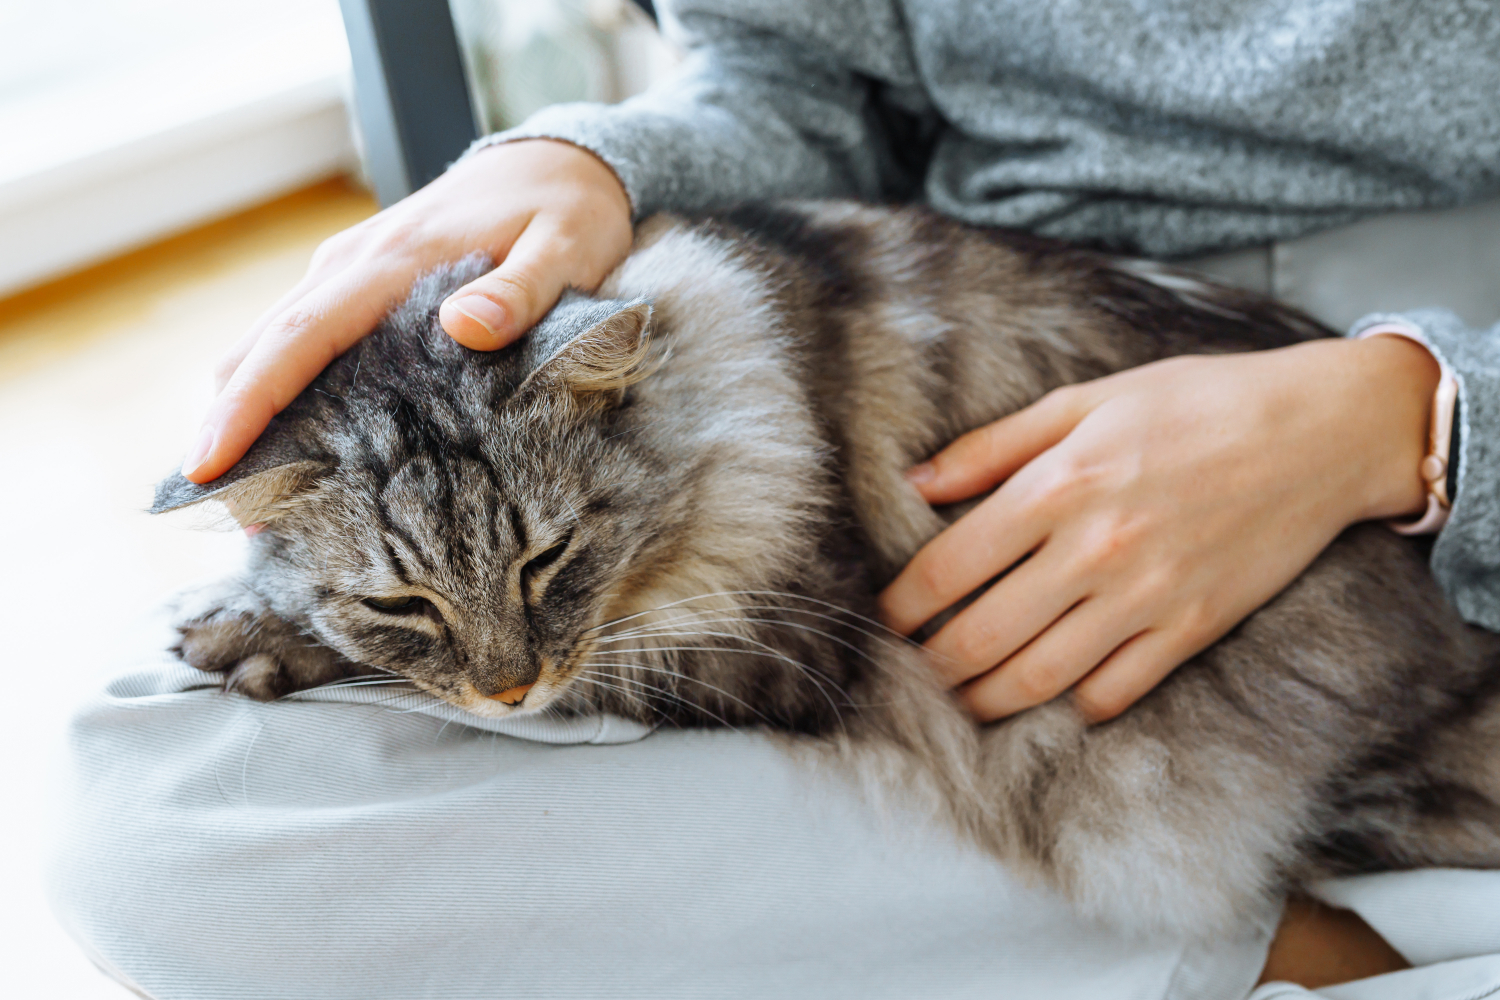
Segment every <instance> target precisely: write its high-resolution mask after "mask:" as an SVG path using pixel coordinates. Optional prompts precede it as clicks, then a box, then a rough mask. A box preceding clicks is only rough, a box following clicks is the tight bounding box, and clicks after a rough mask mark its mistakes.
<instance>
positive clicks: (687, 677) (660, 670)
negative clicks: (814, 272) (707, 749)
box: [591, 647, 775, 728]
mask: <svg viewBox="0 0 1500 1000" xmlns="http://www.w3.org/2000/svg"><path fill="white" fill-rule="evenodd" d="M684 648H695V647H684ZM625 652H630V651H629V650H625ZM591 665H592V666H602V667H622V668H625V669H629V670H644V671H646V672H647V673H653V674H666V675H667V676H669V677H676V678H678V679H679V680H684V681H692V682H693V683H694V684H701V685H703V686H704V687H706V688H708V689H709V690H710V691H716V692H718V693H719V694H720V695H722V696H723V697H725V698H728V699H729V700H731V701H734V702H738V703H739V704H740V705H743V706H744V707H745V708H747V709H749V710H750V711H751V712H752V713H754V714H755V715H756V716H758V717H760V718H761V719H762V720H764V721H765V723H766V725H768V726H773V727H774V726H775V723H774V722H772V721H771V720H770V719H769V718H767V717H766V716H765V714H764V713H762V712H761V711H760V710H759V709H757V708H756V707H755V706H754V705H752V704H750V703H749V702H748V701H745V700H744V699H743V698H739V697H736V696H735V695H734V694H733V693H731V692H729V691H726V690H724V689H723V688H721V687H719V686H718V685H717V684H712V683H710V682H709V681H706V680H704V679H703V678H701V677H694V676H692V675H691V674H684V673H682V672H680V671H677V670H668V669H667V668H665V667H649V666H646V665H645V664H643V663H592V664H591ZM658 690H659V689H658ZM693 707H695V708H700V709H702V710H703V711H705V712H706V711H708V710H707V709H706V708H703V706H701V705H699V704H697V703H696V702H694V703H693ZM709 715H713V713H712V712H709ZM716 718H718V721H720V722H723V723H724V724H725V725H726V726H728V725H730V724H729V722H727V721H726V720H724V719H723V718H720V717H717V716H716ZM731 728H733V727H732V726H731Z"/></svg>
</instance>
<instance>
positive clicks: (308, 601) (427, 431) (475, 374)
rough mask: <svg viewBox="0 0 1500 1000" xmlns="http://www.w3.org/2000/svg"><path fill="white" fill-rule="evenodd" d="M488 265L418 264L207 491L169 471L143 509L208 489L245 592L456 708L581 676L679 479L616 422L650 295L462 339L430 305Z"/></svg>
mask: <svg viewBox="0 0 1500 1000" xmlns="http://www.w3.org/2000/svg"><path fill="white" fill-rule="evenodd" d="M487 267H488V262H487V261H484V260H482V259H480V258H470V259H468V260H466V261H464V262H462V263H461V264H459V265H457V266H455V267H452V268H447V269H444V270H442V271H439V272H437V273H435V274H433V275H429V276H428V277H427V278H425V279H423V281H422V282H420V283H419V285H418V287H417V289H416V290H415V291H414V292H413V294H412V296H411V298H410V299H409V300H408V301H407V303H406V304H405V305H404V306H403V307H401V308H400V309H398V310H397V311H395V312H394V313H392V314H391V316H390V317H389V318H388V319H387V320H386V321H385V322H384V323H383V324H382V325H381V327H380V328H379V329H378V330H377V331H376V332H375V333H374V334H372V335H371V336H370V337H369V338H367V339H366V340H364V341H362V342H361V343H359V344H357V345H356V346H355V347H354V348H352V349H351V350H350V351H349V352H348V353H346V354H345V355H344V356H343V357H341V358H340V359H338V360H337V361H335V362H334V363H333V364H332V365H330V366H329V368H328V369H327V370H326V371H325V372H324V373H323V374H322V375H320V376H319V377H318V379H317V381H316V382H314V383H313V385H312V386H311V387H309V388H308V389H307V390H306V391H305V392H303V393H302V395H301V396H299V397H298V398H297V399H296V400H295V401H294V402H293V403H292V404H291V405H290V406H289V407H287V409H286V410H285V411H283V412H282V413H281V414H280V415H279V416H278V417H277V418H276V419H275V420H274V421H273V422H272V424H271V426H270V428H269V429H268V430H267V431H266V432H265V434H264V435H262V437H261V438H260V440H259V441H258V442H257V443H256V444H255V446H254V447H253V448H252V449H251V450H250V452H249V453H248V454H247V455H246V456H245V457H244V458H243V459H242V460H241V461H240V462H239V463H238V464H236V465H235V466H234V467H233V468H232V469H230V470H229V472H227V473H226V474H225V475H223V476H222V477H220V478H219V479H218V480H215V481H214V482H211V483H208V484H205V485H201V486H200V485H197V484H194V483H191V482H189V481H188V480H186V479H185V478H183V477H182V476H180V475H173V476H169V477H168V478H167V479H166V480H165V481H163V482H162V483H161V484H160V486H159V487H158V489H157V495H156V501H155V503H154V505H153V506H152V512H153V513H159V512H163V511H168V510H173V509H177V508H180V507H185V506H188V505H191V504H195V503H198V502H200V501H203V500H209V499H213V500H219V501H222V502H223V503H224V504H225V505H226V507H227V508H228V509H229V511H230V513H231V514H232V515H233V516H234V518H235V520H236V521H238V522H239V524H240V525H241V526H243V527H245V528H247V529H251V530H252V534H253V536H254V537H253V539H252V543H251V556H250V559H251V575H250V579H251V581H252V585H257V589H259V590H263V591H264V594H263V596H264V597H265V599H266V600H267V601H268V602H269V603H270V604H271V606H272V607H273V608H274V610H275V611H276V612H277V614H279V615H281V616H283V617H285V618H286V619H287V620H288V621H291V622H293V623H295V624H296V625H297V626H299V627H301V628H303V629H305V630H306V631H307V632H308V633H310V638H311V639H312V640H313V641H316V642H321V643H323V644H326V645H328V646H330V647H332V648H333V649H335V650H337V651H338V652H339V653H341V654H343V655H344V656H346V657H348V658H349V659H350V660H353V661H354V662H356V663H361V664H368V665H372V666H374V667H378V668H383V669H387V670H390V671H393V672H396V673H399V674H401V675H403V676H406V677H409V678H410V679H412V680H413V681H415V682H416V683H417V684H419V685H420V686H422V687H423V688H426V689H428V690H430V691H432V692H433V693H435V694H438V695H439V696H441V697H443V698H446V699H448V700H449V701H452V702H454V703H455V704H458V705H460V706H462V707H464V708H466V709H468V710H470V711H473V712H476V713H478V714H484V715H500V714H506V713H508V712H511V711H514V710H515V708H514V707H512V706H513V705H519V706H521V707H523V708H524V709H528V710H529V709H536V708H539V707H541V706H543V705H546V704H548V703H550V702H552V701H554V700H556V698H557V697H558V696H559V694H560V693H561V692H562V691H563V690H564V688H565V687H566V686H567V684H568V683H569V682H570V681H571V680H572V678H573V675H574V674H575V673H576V672H577V670H579V669H581V668H580V666H579V664H578V662H577V659H578V657H577V655H576V651H577V650H578V649H579V647H580V641H581V640H582V639H583V638H584V637H585V636H586V635H587V633H589V632H590V631H591V629H592V628H594V627H597V626H598V625H599V623H600V622H601V621H602V618H601V616H602V615H603V613H604V611H605V609H606V608H607V607H608V606H609V602H610V599H611V596H612V594H613V593H614V592H617V591H618V590H620V589H621V588H622V587H624V586H625V585H626V584H627V581H628V580H629V578H630V577H631V574H632V573H633V572H635V567H636V564H637V563H638V562H639V559H638V555H639V553H640V551H641V549H642V546H643V545H644V544H646V543H647V542H649V541H650V539H651V536H652V534H653V532H652V527H651V524H652V514H653V512H654V511H656V512H659V510H660V509H661V507H662V505H663V504H666V503H668V502H669V498H670V496H671V494H672V492H673V491H674V485H673V478H674V476H677V475H682V474H684V473H683V470H680V469H674V468H673V467H672V463H670V462H668V461H665V460H663V459H662V458H660V457H659V456H655V455H653V454H651V453H650V452H649V450H648V449H645V448H642V447H641V446H640V445H639V444H638V443H636V442H633V441H632V438H631V436H630V435H627V434H622V433H618V432H617V426H618V424H619V422H620V419H621V416H622V414H623V413H624V411H626V410H628V407H629V403H628V400H627V392H626V390H627V388H628V386H629V385H630V384H631V383H633V382H634V381H635V380H637V379H639V378H640V377H642V376H643V375H644V374H645V373H646V372H647V370H648V368H649V367H650V360H649V359H650V356H651V349H650V344H649V342H648V337H647V327H648V324H649V322H650V316H651V308H650V306H649V304H648V303H647V302H645V301H644V300H634V301H620V300H596V299H592V298H588V297H586V296H583V295H579V294H576V293H568V294H567V295H565V296H564V298H563V300H562V302H561V303H559V305H558V306H557V307H556V308H555V309H554V310H553V311H552V312H551V313H550V314H549V315H548V317H547V318H546V319H545V320H544V321H543V322H542V323H541V324H540V325H538V326H537V327H536V328H535V329H534V330H532V331H531V332H530V333H529V334H528V335H527V336H526V337H524V338H523V339H522V340H521V341H519V342H517V343H516V344H513V345H511V346H509V347H507V348H504V349H502V350H500V351H496V352H492V353H482V352H476V351H471V350H468V349H467V348H464V347H461V346H459V345H458V344H457V343H455V342H453V341H452V340H451V339H449V338H448V337H447V336H446V335H445V334H444V333H443V332H442V330H441V329H440V328H439V327H438V325H437V321H436V310H437V305H438V304H439V303H440V302H441V301H442V300H443V298H444V297H445V295H446V294H447V293H448V292H450V291H452V290H453V289H454V288H456V287H458V286H459V285H461V284H463V283H464V282H466V281H468V280H471V279H472V278H473V277H474V276H476V275H477V274H479V273H482V272H483V270H485V269H486V268H487Z"/></svg>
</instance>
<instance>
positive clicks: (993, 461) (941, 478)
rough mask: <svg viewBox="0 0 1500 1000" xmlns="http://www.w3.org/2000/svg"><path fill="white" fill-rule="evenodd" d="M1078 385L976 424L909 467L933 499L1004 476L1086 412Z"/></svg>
mask: <svg viewBox="0 0 1500 1000" xmlns="http://www.w3.org/2000/svg"><path fill="white" fill-rule="evenodd" d="M1085 396H1086V393H1085V392H1083V391H1080V390H1079V389H1078V388H1076V387H1070V388H1068V389H1066V390H1058V391H1055V392H1050V393H1048V394H1047V395H1045V396H1043V397H1042V398H1041V399H1039V400H1037V401H1036V402H1035V403H1033V404H1031V405H1030V406H1028V407H1026V409H1024V410H1020V411H1018V412H1016V413H1012V414H1011V415H1010V416H1008V417H1003V418H1001V419H1000V420H996V421H995V422H994V423H991V424H986V425H985V426H983V427H980V428H978V429H977V430H972V431H970V432H969V433H967V434H965V435H963V436H962V437H960V438H959V439H958V440H956V441H954V442H953V443H952V444H950V445H948V447H946V448H944V449H943V450H942V451H940V452H938V453H937V454H936V455H934V456H932V457H931V458H929V459H928V460H927V461H925V462H923V463H922V464H921V465H918V466H916V467H915V468H913V469H911V470H910V471H909V472H907V474H906V477H907V479H908V480H909V481H910V482H911V483H912V485H914V486H915V487H916V488H917V490H918V491H919V492H920V493H921V494H922V497H923V499H925V500H926V501H927V502H928V503H931V504H944V503H955V502H957V501H959V500H965V499H968V498H969V497H972V496H977V495H978V494H980V493H983V492H985V491H986V490H989V489H993V488H994V487H995V486H996V485H997V484H999V483H1001V482H1004V481H1005V480H1006V479H1008V478H1009V477H1010V476H1011V475H1012V474H1014V473H1015V472H1016V470H1018V469H1020V468H1021V467H1022V466H1023V465H1025V464H1026V463H1027V462H1029V461H1031V460H1032V459H1033V458H1035V457H1036V456H1038V455H1040V454H1041V453H1042V452H1044V451H1046V450H1047V449H1048V448H1050V447H1052V446H1053V445H1055V444H1057V443H1058V442H1059V441H1061V440H1062V439H1063V438H1065V437H1067V435H1068V432H1070V431H1071V430H1072V429H1073V428H1074V427H1075V426H1077V424H1078V421H1080V420H1082V419H1083V417H1084V415H1085V414H1086V413H1087V412H1088V407H1087V401H1086V399H1085Z"/></svg>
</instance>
